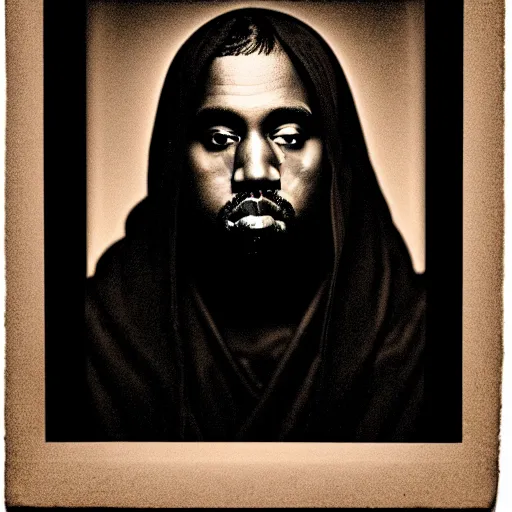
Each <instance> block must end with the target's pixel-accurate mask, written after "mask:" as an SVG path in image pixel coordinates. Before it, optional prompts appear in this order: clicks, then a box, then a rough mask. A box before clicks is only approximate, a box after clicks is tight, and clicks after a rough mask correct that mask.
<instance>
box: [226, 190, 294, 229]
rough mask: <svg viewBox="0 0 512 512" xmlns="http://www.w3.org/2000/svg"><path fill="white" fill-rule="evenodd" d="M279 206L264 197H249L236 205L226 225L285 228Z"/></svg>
mask: <svg viewBox="0 0 512 512" xmlns="http://www.w3.org/2000/svg"><path fill="white" fill-rule="evenodd" d="M283 220H284V216H283V212H282V210H281V208H280V207H279V206H278V205H277V204H275V203H274V202H273V201H271V200H270V199H267V198H265V197H259V198H257V199H256V198H253V197H249V198H247V199H245V200H244V201H242V202H241V203H240V204H239V205H238V206H236V207H235V208H234V210H233V212H232V213H231V215H230V216H229V217H228V225H230V226H236V227H241V228H245V229H265V228H268V227H271V226H275V227H277V228H278V229H285V225H284V222H283Z"/></svg>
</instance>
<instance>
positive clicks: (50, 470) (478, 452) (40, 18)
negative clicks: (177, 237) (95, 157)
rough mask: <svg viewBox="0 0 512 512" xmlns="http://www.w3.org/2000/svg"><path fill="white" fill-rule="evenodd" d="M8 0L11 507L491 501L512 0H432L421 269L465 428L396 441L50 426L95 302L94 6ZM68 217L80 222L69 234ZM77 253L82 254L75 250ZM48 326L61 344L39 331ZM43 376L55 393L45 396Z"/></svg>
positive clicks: (431, 334)
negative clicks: (122, 432) (506, 50)
mask: <svg viewBox="0 0 512 512" xmlns="http://www.w3.org/2000/svg"><path fill="white" fill-rule="evenodd" d="M6 3H7V5H6V11H7V17H6V22H7V23H6V25H7V75H8V89H7V98H8V109H7V169H6V172H7V176H6V194H7V195H6V201H7V205H6V231H7V240H6V260H7V324H6V325H7V360H6V365H7V372H6V393H7V394H6V408H7V409H6V432H7V489H6V491H7V492H6V496H7V502H8V504H10V505H28V506H56V505H58V506H64V505H67V506H132V507H162V506H167V507H171V506H272V505H277V506H283V505H284V506H338V507H339V506H344V507H353V506H367V507H379V506H380V507H382V506H414V505H416V506H418V505H421V506H438V507H441V506H447V507H448V506H456V507H478V506H489V505H490V504H491V503H492V501H493V499H494V496H495V491H496V484H497V446H498V424H499V386H500V370H501V353H502V352H501V351H502V347H501V319H502V312H501V279H502V232H503V198H502V183H503V143H502V133H503V99H502V92H503V71H502V62H503V44H502V42H503V8H504V6H503V3H502V2H500V1H497V0H495V1H492V2H487V3H486V4H485V5H481V4H480V5H478V2H476V1H473V2H466V3H465V5H464V6H463V5H462V2H461V1H456V2H453V3H452V2H450V4H449V6H448V5H446V4H445V7H440V6H439V4H436V3H435V2H433V3H432V2H429V1H427V6H426V9H427V12H426V18H427V119H426V126H427V128H426V129H427V184H426V189H427V192H426V193H427V264H426V267H427V270H428V271H429V291H428V293H429V312H428V314H429V316H430V318H433V317H437V321H436V322H433V323H431V322H430V321H429V324H428V331H427V336H428V340H429V345H428V346H429V349H428V350H429V357H430V360H431V362H432V364H435V365H436V368H438V369H439V371H440V372H441V374H442V375H444V376H445V379H444V381H442V380H441V381H440V384H439V389H436V390H433V391H432V393H433V394H434V396H438V397H440V398H443V400H442V401H441V402H436V407H438V409H437V410H438V411H440V412H439V414H440V417H444V418H445V419H446V418H448V417H451V420H449V421H448V420H447V421H448V423H449V424H450V425H454V427H453V430H452V431H451V437H448V438H447V437H446V436H444V437H442V439H441V438H440V439H439V442H438V443H434V444H426V443H425V444H395V445H392V444H331V443H329V444H317V443H311V444H310V443H74V442H68V443H66V442H58V443H57V442H46V441H45V435H46V436H48V432H46V434H45V411H46V415H48V414H50V415H51V411H52V408H53V407H59V405H60V404H61V403H62V402H61V400H62V398H63V396H65V393H66V390H65V389H63V388H62V387H61V381H59V379H60V378H63V377H65V368H66V365H65V361H66V353H67V350H68V347H69V343H70V340H72V339H75V338H76V337H77V336H80V331H81V325H82V323H83V313H82V312H81V311H77V309H76V308H74V309H73V304H75V305H76V303H77V302H76V301H80V300H82V302H83V276H84V275H85V236H84V233H85V156H86V148H85V108H86V105H85V76H84V71H83V67H82V66H83V62H84V60H82V59H84V58H85V37H84V34H85V19H86V18H85V16H86V6H85V4H84V3H82V2H76V3H75V2H73V7H71V5H69V6H66V7H63V6H62V5H59V6H57V3H56V2H52V1H49V0H47V1H46V2H45V3H44V10H43V5H42V2H31V1H29V0H23V1H22V0H19V1H14V0H10V1H7V2H6ZM244 5H247V3H244ZM463 9H464V10H463ZM62 20H65V22H64V23H63V22H62ZM463 21H464V25H463V24H462V22H463ZM43 24H44V35H43ZM462 31H464V69H462V58H463V55H462V49H463V48H462V35H463V33H462ZM440 34H443V36H445V37H440ZM43 44H44V69H43V66H42V56H43ZM63 62H64V64H63ZM429 69H430V71H429ZM56 77H58V79H57V80H56ZM43 81H44V97H43ZM463 86H464V125H463V126H462V123H463V118H462V90H463ZM43 102H44V113H45V114H46V115H44V116H43V108H42V107H43ZM48 112H52V113H56V114H55V115H52V116H48V115H47V114H48ZM43 119H44V121H43ZM462 128H463V130H462ZM43 134H44V140H43ZM433 141H435V142H433ZM463 145H464V147H463ZM463 161H464V167H462V162H463ZM43 163H44V165H43ZM463 169H464V173H463V172H462V170H463ZM63 184H64V186H65V193H64V194H62V186H63ZM462 185H463V187H464V196H462ZM463 197H464V201H462V199H463ZM432 198H435V203H434V204H435V206H436V208H431V207H430V205H431V204H433V201H434V200H433V199H432ZM448 205H449V206H448ZM43 212H44V222H43ZM63 215H64V216H65V217H67V218H72V219H73V221H74V222H73V225H74V227H76V230H72V231H71V232H69V233H66V234H65V240H64V242H65V243H64V244H63V241H62V238H63V233H62V230H63V222H62V216H63ZM82 223H83V224H82ZM81 228H83V229H81ZM43 233H44V237H43ZM440 233H444V235H445V237H446V235H449V238H448V239H447V238H444V239H445V240H448V245H446V244H443V246H441V245H440V244H439V240H440V239H441V236H442V235H441V234H440ZM463 239H464V246H463V245H462V241H463ZM436 241H437V243H436ZM71 251H72V254H74V255H78V256H77V257H76V258H75V257H72V258H67V259H66V256H67V255H69V254H70V253H71ZM56 254H59V256H60V255H63V256H64V257H63V258H61V257H58V258H55V255H56ZM462 254H463V256H464V266H463V267H462V260H461V255H462ZM43 269H44V271H43ZM63 276H64V277H63ZM434 293H435V294H436V295H435V300H434V301H432V303H434V304H436V306H435V308H434V309H432V308H431V306H430V303H431V297H433V295H432V294H434ZM45 294H46V296H45ZM50 294H51V295H50ZM54 294H55V295H57V296H58V297H59V298H60V300H59V301H58V307H57V308H55V302H54V303H53V306H52V301H51V300H49V298H50V297H52V296H55V295H54ZM81 297H82V298H81ZM80 298H81V299H80ZM52 300H53V299H52ZM78 303H80V302H78ZM459 304H460V310H459V309H458V305H459ZM462 305H463V308H462ZM49 308H50V309H51V312H50V314H49V313H48V311H49ZM45 314H46V316H45ZM443 318H444V320H447V321H448V323H449V325H451V326H454V327H452V329H449V332H446V329H445V328H443V322H442V320H443ZM431 325H432V326H433V327H431ZM444 325H446V323H445V324H444ZM462 332H464V345H463V346H462V343H461V342H460V340H462ZM45 337H46V338H47V339H53V340H58V342H57V343H53V342H52V343H50V344H48V343H47V344H46V346H45ZM447 338H450V339H452V340H455V341H453V342H452V343H451V344H450V346H449V347H448V348H447V347H446V342H445V340H446V339H447ZM431 340H433V341H431ZM484 344H485V349H483V348H482V345H484ZM462 351H463V352H464V354H463V355H464V359H463V361H464V363H463V364H464V376H463V378H462V364H461V361H462V357H461V352H462ZM440 355H441V356H442V360H441V361H439V359H438V357H439V356H440ZM45 370H46V376H47V377H48V376H50V378H49V379H48V378H47V379H46V381H45ZM52 375H58V376H59V378H56V379H52V378H51V376H52ZM45 382H46V385H47V386H48V387H50V388H51V387H52V386H54V388H53V389H54V390H55V391H56V393H55V394H52V393H49V394H48V396H53V397H57V398H56V399H55V401H53V402H52V401H48V402H47V403H46V409H45ZM454 383H455V385H454ZM457 383H463V389H464V408H463V409H462V403H461V400H460V396H461V395H460V389H459V392H457V385H456V384H457ZM446 384H448V387H446ZM48 387H47V392H48ZM447 389H449V390H450V391H449V392H444V391H445V390H447ZM462 411H464V436H463V437H462V442H460V441H461V431H460V425H461V421H460V420H461V418H462ZM53 428H55V429H56V430H55V431H54V432H57V431H58V430H59V429H60V430H61V434H62V433H63V435H65V428H64V425H60V426H59V425H57V426H54V427H53ZM52 435H53V434H51V433H50V438H51V436H52ZM47 438H48V437H47ZM434 440H435V439H434ZM447 442H450V444H446V443H447Z"/></svg>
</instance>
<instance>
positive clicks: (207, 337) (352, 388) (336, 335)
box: [78, 9, 427, 442]
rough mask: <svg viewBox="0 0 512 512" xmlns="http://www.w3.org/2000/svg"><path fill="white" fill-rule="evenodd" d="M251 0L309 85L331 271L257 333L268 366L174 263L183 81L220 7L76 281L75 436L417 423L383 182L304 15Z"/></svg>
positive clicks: (278, 435) (305, 434)
mask: <svg viewBox="0 0 512 512" xmlns="http://www.w3.org/2000/svg"><path fill="white" fill-rule="evenodd" d="M254 11H255V10H254V9H244V10H240V11H239V12H243V13H245V14H251V12H254ZM257 11H258V12H259V13H260V15H261V13H263V14H264V16H265V17H266V19H267V20H268V21H269V22H270V23H271V24H272V26H273V27H274V29H275V32H276V34H277V39H278V41H279V44H280V45H281V46H282V48H283V49H284V50H285V51H286V52H287V54H288V55H289V57H290V59H291V60H292V62H293V64H294V66H295V67H296V69H297V71H298V72H299V74H300V75H301V77H303V79H304V83H305V85H306V87H307V88H308V89H309V90H310V91H314V94H313V95H312V96H313V97H312V103H313V104H312V109H313V111H314V112H315V113H316V115H317V117H318V124H319V126H321V130H322V139H323V143H324V154H325V155H326V157H325V165H324V167H325V171H326V172H328V173H329V175H330V217H331V228H332V230H331V234H332V248H333V251H332V258H330V259H331V260H332V261H330V263H329V270H328V272H327V277H326V279H325V281H323V282H321V283H320V284H319V287H318V289H317V292H316V294H312V296H311V301H310V303H309V306H308V307H307V309H306V310H305V311H304V313H303V315H302V319H301V321H300V322H299V323H298V324H297V325H292V326H288V327H286V326H284V327H282V329H280V330H279V329H278V330H277V331H276V332H274V333H273V334H272V336H273V338H272V337H271V338H272V339H270V338H269V339H262V341H261V343H262V344H263V345H265V344H267V345H268V346H273V347H277V348H276V352H275V353H276V354H277V355H275V356H274V361H273V362H272V361H271V363H270V366H269V368H270V369H269V370H268V371H267V373H266V375H267V378H266V379H263V380H261V379H260V380H258V378H257V376H255V375H253V374H251V367H250V365H249V366H247V365H245V366H244V361H245V362H247V361H249V362H250V360H251V357H252V356H251V355H250V354H245V355H244V354H242V355H241V353H238V352H237V350H238V349H237V347H236V344H235V345H233V340H231V343H230V340H229V339H227V338H226V337H225V336H224V334H223V333H221V332H220V331H219V328H218V326H217V325H216V319H215V318H213V316H212V315H211V312H210V311H209V310H208V308H207V307H206V305H205V302H204V301H203V298H202V297H201V295H200V293H199V292H198V290H197V289H196V288H195V286H194V283H193V279H189V277H188V274H186V276H187V277H186V278H185V277H183V276H184V275H185V274H184V273H183V272H182V270H183V269H180V258H179V254H180V251H181V250H182V246H183V244H185V243H186V242H185V238H184V237H180V229H181V230H182V229H183V224H184V222H185V220H184V219H183V218H181V217H180V211H181V203H180V200H182V197H183V190H184V188H185V187H187V184H188V176H187V174H186V166H185V153H184V148H185V147H186V139H185V137H186V134H187V133H188V130H189V125H188V123H189V121H190V119H191V117H192V116H191V115H190V112H192V109H193V108H194V107H195V106H196V102H197V99H198V97H200V94H201V91H200V85H197V86H194V85H193V84H204V77H205V73H206V72H207V70H208V66H209V64H210V63H211V61H212V59H213V58H214V56H215V54H216V51H217V49H218V47H219V45H220V44H221V43H222V41H223V37H224V36H225V34H226V32H227V31H228V30H229V18H230V16H232V14H230V13H228V14H226V15H223V16H220V17H218V18H216V19H214V20H212V21H211V22H209V23H208V24H206V25H205V26H203V27H202V28H201V29H199V30H198V31H197V32H196V33H195V34H193V35H192V36H191V38H190V39H189V40H188V41H187V42H186V43H185V44H184V45H183V46H182V48H181V49H180V51H179V52H178V54H177V55H176V57H175V58H174V60H173V62H172V64H171V66H170V68H169V71H168V73H167V77H166V79H165V83H164V85H163V89H162V93H161V98H160V102H159V106H158V111H157V116H156V121H155V126H154V132H153V137H152V142H151V148H150V158H149V175H148V196H147V197H146V198H145V199H144V200H143V201H142V202H141V203H140V204H139V205H137V206H136V207H135V208H134V210H133V211H132V212H131V213H130V215H129V217H128V219H127V223H126V235H125V237H124V238H123V239H122V240H121V241H119V242H117V243H116V244H114V245H113V246H112V247H111V248H110V249H108V250H107V251H106V253H105V254H104V255H103V256H102V258H101V259H100V261H99V262H98V265H97V268H96V273H95V275H94V276H93V277H92V278H90V279H89V280H88V282H87V292H86V306H85V314H86V336H85V347H84V349H85V354H86V361H85V364H84V379H83V382H84V389H83V392H84V393H85V396H84V397H83V401H84V407H83V412H84V415H83V418H81V420H80V421H79V426H78V429H79V432H80V434H79V436H81V437H82V438H83V439H84V440H87V439H89V440H125V441H157V440H162V441H163V440H167V441H178V440H185V441H195V440H204V441H225V440H228V441H229V440H233V441H287V440H289V441H365V442H373V441H418V440H423V438H424V436H425V435H426V430H427V422H426V417H425V411H424V337H425V336H424V334H425V333H424V331H425V294H424V285H423V276H420V275H417V274H416V273H415V272H414V269H413V268H412V264H411V259H410V256H409V254H408V251H407V248H406V246H405V244H404V242H403V240H402V237H401V236H400V234H399V232H398V231H397V229H396V227H395V226H394V224H393V221H392V218H391V215H390V212H389V209H388V206H387V204H386V202H385V200H384V197H383V195H382V193H381V191H380V188H379V185H378V182H377V179H376V177H375V174H374V171H373V169H372V166H371V163H370V161H369V158H368V153H367V150H366V146H365V142H364V138H363V134H362V131H361V127H360V124H359V120H358V116H357V112H356V108H355V105H354V101H353V99H352V95H351V93H350V90H349V87H348V84H347V81H346V79H345V76H344V74H343V71H342V69H341V67H340V66H339V64H338V62H337V60H336V57H335V56H334V54H333V53H332V51H331V50H330V48H329V47H328V46H327V44H326V43H325V42H324V41H323V40H322V39H321V38H320V37H319V36H318V35H317V34H316V33H315V32H314V31H313V30H312V29H311V28H309V27H307V26H306V25H304V24H303V23H301V22H299V21H298V20H295V19H294V18H291V17H289V16H287V15H284V14H280V13H277V12H273V11H268V10H262V9H258V10H257ZM226 20H228V21H226ZM238 346H239V348H240V344H238ZM242 348H243V347H242ZM263 352H264V351H263ZM253 363H254V361H253ZM264 364H266V362H265V361H262V362H261V365H262V366H261V367H262V368H263V365H264ZM257 366H258V365H257V364H256V367H257ZM252 368H253V369H254V364H253V366H252ZM79 371H81V370H79ZM251 375H252V376H251Z"/></svg>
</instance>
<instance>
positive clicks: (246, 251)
mask: <svg viewBox="0 0 512 512" xmlns="http://www.w3.org/2000/svg"><path fill="white" fill-rule="evenodd" d="M267 217H268V216H248V217H244V218H242V219H240V220H238V221H237V222H236V223H233V222H230V221H227V222H226V223H225V224H224V227H223V231H224V238H225V240H226V242H227V243H228V245H229V247H230V252H232V253H238V254H239V255H241V256H250V257H261V258H265V257H271V258H275V257H276V256H277V255H278V254H279V253H280V252H281V251H282V249H283V248H284V247H285V246H286V245H287V241H288V240H289V234H290V233H289V231H290V230H289V226H288V225H287V223H286V222H284V221H281V220H275V219H273V218H272V217H270V219H269V218H267Z"/></svg>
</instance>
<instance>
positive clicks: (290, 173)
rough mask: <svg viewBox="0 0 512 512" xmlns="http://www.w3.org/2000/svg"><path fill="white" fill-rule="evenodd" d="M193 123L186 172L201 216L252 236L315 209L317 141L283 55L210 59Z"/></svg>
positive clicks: (319, 161) (307, 108)
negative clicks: (193, 127) (192, 185)
mask: <svg viewBox="0 0 512 512" xmlns="http://www.w3.org/2000/svg"><path fill="white" fill-rule="evenodd" d="M193 124H194V126H195V130H194V133H193V136H192V137H191V139H190V142H189V146H188V159H189V169H190V171H191V173H192V178H193V184H194V194H195V195H196V199H197V200H198V201H197V204H198V205H199V208H200V210H201V213H202V214H204V215H205V216H206V217H207V218H208V219H210V220H212V221H216V222H219V223H220V225H221V228H223V229H225V230H226V231H238V232H244V233H246V234H249V235H250V236H252V235H254V236H259V235H261V234H263V233H264V232H269V231H272V232H274V233H275V232H286V231H288V230H289V227H290V225H291V224H293V223H295V224H296V226H297V227H300V221H301V220H302V219H304V218H307V217H308V215H310V214H311V213H312V212H313V211H314V210H315V208H313V207H314V205H315V199H316V197H317V189H318V188H319V187H318V181H319V175H320V169H321V165H322V142H321V140H320V139H319V137H318V135H317V132H316V130H315V129H314V118H313V113H312V111H311V107H310V105H309V100H308V97H307V93H306V90H305V87H304V85H303V84H302V82H301V80H300V78H299V76H298V74H297V72H296V71H295V69H294V67H293V65H292V63H291V61H290V59H289V58H288V56H287V55H286V54H285V53H284V52H282V51H275V52H273V53H271V54H270V55H263V54H258V53H253V54H251V55H240V56H228V57H219V58H217V59H215V60H214V62H213V64H212V67H211V69H210V73H209V76H208V80H207V83H206V88H205V95H204V98H203V101H202V103H201V104H200V107H199V108H198V110H197V112H196V121H195V123H193Z"/></svg>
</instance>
